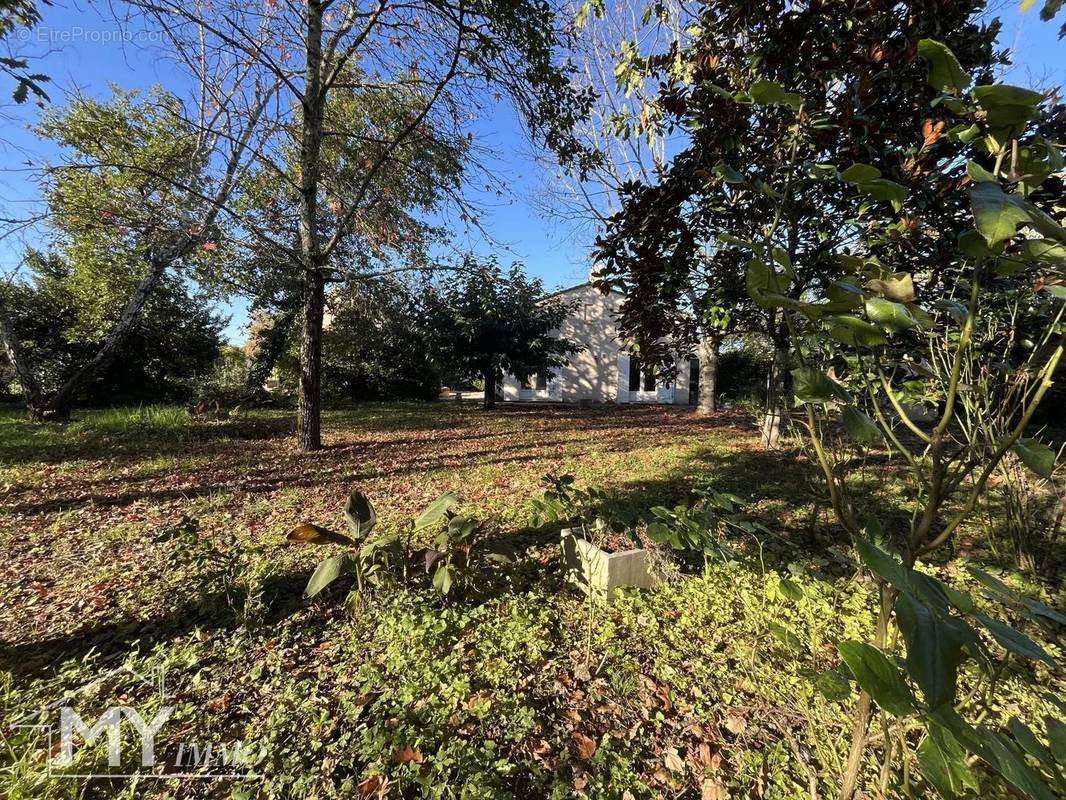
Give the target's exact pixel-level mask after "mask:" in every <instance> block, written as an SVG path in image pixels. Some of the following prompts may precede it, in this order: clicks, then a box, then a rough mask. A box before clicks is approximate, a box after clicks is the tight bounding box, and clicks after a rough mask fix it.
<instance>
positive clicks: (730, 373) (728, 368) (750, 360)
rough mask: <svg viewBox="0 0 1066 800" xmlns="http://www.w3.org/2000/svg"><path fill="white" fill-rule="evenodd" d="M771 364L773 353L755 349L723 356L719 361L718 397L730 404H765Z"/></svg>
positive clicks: (730, 352)
mask: <svg viewBox="0 0 1066 800" xmlns="http://www.w3.org/2000/svg"><path fill="white" fill-rule="evenodd" d="M770 362H771V356H770V354H768V353H766V354H764V353H762V352H761V351H760V350H758V349H757V348H755V347H751V346H743V347H741V348H740V349H737V350H729V351H727V352H724V353H722V355H721V356H720V357H719V360H718V396H719V397H720V398H722V399H723V400H725V401H727V402H730V403H737V402H748V401H755V402H761V401H762V399H763V397H764V396H765V394H766V377H767V375H768V374H769V372H770Z"/></svg>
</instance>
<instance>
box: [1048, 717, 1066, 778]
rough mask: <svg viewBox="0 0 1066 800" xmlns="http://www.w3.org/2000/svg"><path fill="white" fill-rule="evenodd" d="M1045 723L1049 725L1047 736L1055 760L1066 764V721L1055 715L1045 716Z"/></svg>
mask: <svg viewBox="0 0 1066 800" xmlns="http://www.w3.org/2000/svg"><path fill="white" fill-rule="evenodd" d="M1044 725H1045V727H1047V738H1048V742H1049V743H1050V745H1051V753H1052V755H1054V756H1055V761H1057V762H1058V763H1059V764H1062V765H1063V766H1066V722H1063V721H1062V720H1058V719H1055V718H1054V717H1044Z"/></svg>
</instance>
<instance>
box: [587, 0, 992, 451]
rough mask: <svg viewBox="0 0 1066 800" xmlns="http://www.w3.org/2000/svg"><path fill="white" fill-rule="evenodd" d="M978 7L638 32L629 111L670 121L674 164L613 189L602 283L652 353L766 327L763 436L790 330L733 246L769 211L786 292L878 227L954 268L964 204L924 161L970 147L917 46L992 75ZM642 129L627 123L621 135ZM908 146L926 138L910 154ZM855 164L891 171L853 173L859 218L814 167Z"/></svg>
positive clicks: (768, 9)
mask: <svg viewBox="0 0 1066 800" xmlns="http://www.w3.org/2000/svg"><path fill="white" fill-rule="evenodd" d="M982 8H983V4H982V3H981V2H980V1H979V0H952V2H946V3H941V4H939V5H938V7H937V11H936V13H935V14H934V13H927V7H926V4H924V3H920V2H902V3H898V4H894V5H891V6H888V5H885V4H884V3H880V2H871V1H870V0H864V1H862V2H854V3H826V2H818V0H812V1H811V2H801V3H786V2H771V3H745V2H737V0H704V2H702V3H699V4H695V5H693V6H691V7H690V6H687V5H686V6H683V7H682V9H681V11H680V12H679V13H683V14H685V15H686V16H685V17H684V18H683V19H682V20H681V21H680V23H679V27H683V28H684V29H685V31H686V35H685V36H684V37H682V38H681V39H680V40H679V41H678V42H677V43H675V44H674V45H673V46H671V47H666V48H663V47H658V48H657V47H656V44H657V43H656V42H655V41H654V40H653V41H651V42H650V43H649V42H647V41H645V40H641V43H640V47H639V48H636V47H630V48H627V50H626V52H625V54H624V58H623V60H622V62H621V63H620V64H619V65H618V68H617V73H618V74H619V75H620V76H625V77H626V85H627V87H628V85H629V84H630V83H631V82H633V80H634V79H633V78H631V77H630V76H632V75H636V76H641V78H642V80H643V81H644V83H640V82H638V83H637V86H638V87H639V86H644V85H646V84H647V83H649V82H651V83H653V85H654V86H655V87H656V90H655V93H654V94H653V95H652V97H651V98H650V100H651V102H648V103H646V104H645V106H646V110H645V112H644V113H643V114H642V115H641V116H640V117H639V118H640V119H645V118H650V119H652V120H657V127H656V128H654V129H653V130H664V131H666V132H667V134H664V135H669V136H670V148H669V152H670V156H671V157H670V158H669V160H668V161H667V162H666V163H664V164H662V165H661V166H660V167H659V169H658V170H657V174H655V175H654V176H653V177H652V179H647V178H645V177H643V176H635V177H634V178H632V179H631V180H629V181H627V182H626V183H625V184H624V185H623V186H622V187H621V189H620V192H621V194H622V197H623V199H624V203H622V204H621V207H620V209H619V211H618V213H616V214H614V215H613V216H612V217H611V218H610V220H609V221H608V223H607V224H606V225H605V227H604V229H603V232H602V235H601V236H600V238H599V239H598V241H597V267H598V276H599V278H600V281H601V283H602V285H605V286H606V285H610V286H612V287H617V288H620V289H621V290H622V291H624V293H625V294H626V300H625V302H624V304H623V305H622V309H621V318H620V322H621V325H622V327H623V329H624V330H625V331H626V333H627V335H629V336H630V337H631V338H633V339H635V340H637V341H638V342H640V343H641V346H642V349H645V350H648V351H650V353H649V354H651V353H654V354H655V355H664V356H665V355H668V354H665V353H662V352H661V351H662V350H663V349H664V347H663V346H664V345H665V344H667V343H670V342H671V341H676V342H679V343H680V346H682V347H683V346H684V344H686V343H687V344H688V346H694V345H695V344H696V342H697V341H699V342H701V343H702V344H703V346H704V350H705V354H704V353H701V357H702V358H701V361H704V362H707V363H713V360H714V353H715V349H716V347H717V343H718V342H719V341H720V340H721V339H722V337H723V336H726V335H729V334H730V333H732V332H733V331H735V330H738V329H739V330H745V331H751V332H758V333H759V334H761V336H762V337H764V338H765V339H766V340H767V341H768V342H769V343H770V344H771V345H772V347H773V348H774V350H775V359H774V365H773V370H772V379H771V380H770V381H769V382H768V389H769V391H768V397H767V403H766V410H767V416H766V419H765V425H764V432H765V438H766V442H767V444H771V445H772V444H774V443H775V442H776V439H777V434H778V432H779V430H780V427H781V426H780V420H781V414H782V411H783V407H784V405H785V404H786V401H787V398H788V392H789V380H790V378H789V369H790V366H791V361H790V355H789V349H790V334H789V330H788V325H787V324H786V323H785V320H784V317H783V314H782V312H781V310H780V309H779V308H777V307H774V306H771V305H767V304H765V303H756V302H753V300H752V298H751V297H750V296H749V293H748V292H747V290H746V288H745V279H746V275H745V265H746V262H747V256H746V255H745V252H744V250H743V249H742V248H738V247H736V246H734V245H733V244H732V242H735V241H747V240H751V239H755V238H759V237H760V236H761V235H762V231H763V229H764V228H765V226H766V225H767V224H768V222H769V221H771V220H775V219H776V222H777V224H776V225H775V240H774V242H773V247H775V248H777V249H778V251H779V257H780V258H782V259H788V260H789V262H790V263H791V264H792V265H793V267H794V270H795V273H796V277H795V279H794V280H793V281H791V282H790V284H789V285H788V286H787V287H784V288H785V291H786V292H788V293H789V295H790V296H791V297H793V298H799V297H800V296H802V295H803V293H805V292H809V291H816V290H817V289H818V287H819V286H821V285H824V284H826V283H828V282H830V281H832V280H834V279H836V278H838V277H840V274H841V272H840V267H839V264H838V260H837V259H836V257H835V254H836V253H837V252H840V251H841V250H843V249H844V248H847V247H850V246H853V245H854V244H855V243H856V241H857V240H858V238H859V237H860V236H861V234H862V232H863V227H862V224H868V223H869V222H871V221H873V222H876V223H877V224H878V225H879V226H881V227H882V228H883V229H884V230H885V232H886V237H890V238H889V239H888V241H887V246H888V247H889V248H891V249H892V250H893V258H894V259H896V262H897V263H900V262H905V263H907V264H922V265H925V266H927V267H932V268H936V267H938V266H939V265H941V264H946V263H947V262H948V261H949V260H950V256H951V248H950V247H949V246H948V243H950V242H954V240H955V236H956V233H957V231H958V230H959V229H960V227H961V225H962V224H963V215H962V213H961V211H960V201H959V199H958V198H957V197H955V196H954V195H953V194H950V193H942V192H940V191H939V188H940V187H939V186H937V185H936V184H933V183H930V182H927V181H925V175H926V170H927V169H928V164H927V163H926V162H927V161H928V159H929V158H930V157H935V158H941V159H948V158H951V157H952V155H953V154H954V153H955V152H956V151H957V150H960V149H961V148H963V147H964V145H962V144H959V143H955V142H952V141H949V140H948V139H947V137H945V136H943V123H941V124H940V125H939V126H938V124H937V123H938V122H939V120H938V119H937V116H936V115H933V114H930V113H929V111H928V109H927V103H928V102H931V101H932V100H933V99H934V97H935V94H934V92H933V91H932V90H931V89H930V88H929V87H927V86H926V83H925V79H924V75H923V70H922V68H921V65H920V64H919V63H918V62H917V61H916V59H915V53H914V47H915V43H916V42H917V41H918V40H919V39H922V38H927V37H938V38H945V39H946V40H947V42H948V43H949V44H950V45H951V46H953V47H955V48H956V50H957V52H958V55H959V59H960V61H961V64H962V66H963V67H964V68H965V70H966V71H967V72H968V73H969V74H971V75H975V76H978V77H979V78H980V79H987V78H988V77H990V76H991V74H992V69H993V67H994V66H995V65H996V64H997V62H998V61H999V60H1000V59H1001V58H1002V56H1000V55H998V54H997V53H996V50H995V46H994V43H995V39H996V35H997V33H998V30H999V26H998V23H997V22H995V21H991V22H984V21H982V20H981V19H980V17H978V14H979V13H980V11H981V9H982ZM782 86H784V87H787V88H788V91H785V90H784V89H782V88H781V87H782ZM639 96H640V95H639V94H637V95H636V97H638V98H639ZM737 98H740V100H738V99H737ZM800 100H802V104H803V111H802V115H801V116H802V120H801V123H802V142H801V143H800V146H801V148H802V154H801V157H800V158H799V159H795V158H793V153H792V151H791V148H790V146H789V145H790V143H791V142H792V134H791V132H790V129H791V127H792V126H793V124H794V122H795V120H794V119H793V114H792V113H785V112H783V111H782V109H785V111H788V110H789V109H793V110H794V108H795V107H798V103H799V102H800ZM926 121H928V129H926V128H925V123H926ZM642 135H643V131H642V130H639V129H638V130H632V129H631V128H629V127H622V128H621V129H620V132H619V136H620V137H621V138H624V140H625V141H627V142H629V141H632V140H633V139H635V138H637V137H638V136H642ZM916 139H917V141H918V143H919V144H920V143H922V142H923V141H924V140H928V141H929V144H930V147H928V148H926V149H925V150H921V148H920V147H914V143H915V141H916ZM934 145H935V147H934ZM854 161H861V162H864V163H868V164H871V165H872V166H875V167H877V168H878V169H879V170H880V171H881V173H883V175H880V174H879V176H878V177H877V178H870V179H868V180H866V181H865V182H864V183H863V189H864V195H863V200H862V212H863V223H862V224H858V223H856V222H855V217H856V204H855V202H854V198H853V197H852V196H849V195H848V194H846V193H843V192H841V191H840V183H839V182H837V181H827V180H824V170H821V169H819V168H817V167H816V165H818V164H825V163H830V164H832V163H851V162H854ZM790 167H791V169H790ZM786 183H787V186H788V195H787V198H785V197H783V195H782V188H783V186H784V185H785V184H786ZM908 193H910V195H911V200H910V202H909V206H908V209H907V214H906V215H904V214H901V213H900V211H901V202H902V198H903V197H905V196H907V194H908ZM899 268H901V269H902V267H899ZM908 268H909V267H908ZM656 350H658V351H660V352H658V353H656V352H655V351H656ZM649 360H667V361H668V360H669V359H668V358H662V359H649ZM707 377H708V378H709V377H710V376H707ZM700 379H701V386H702V385H704V384H706V383H707V382H708V381H707V380H705V376H704V375H703V374H701V376H700Z"/></svg>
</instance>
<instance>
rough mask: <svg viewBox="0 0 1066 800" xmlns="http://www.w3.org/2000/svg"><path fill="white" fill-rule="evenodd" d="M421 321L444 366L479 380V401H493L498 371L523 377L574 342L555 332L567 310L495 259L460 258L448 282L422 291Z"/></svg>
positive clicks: (518, 269)
mask: <svg viewBox="0 0 1066 800" xmlns="http://www.w3.org/2000/svg"><path fill="white" fill-rule="evenodd" d="M425 306H426V308H425V326H426V330H427V333H428V335H429V337H430V342H431V344H432V347H433V352H434V355H435V357H436V359H437V360H438V362H439V363H440V364H441V366H442V368H443V369H444V370H445V371H446V372H447V373H449V374H452V375H457V376H459V377H462V378H479V379H481V380H482V381H484V390H485V407H486V408H492V407H493V406H494V405H495V402H496V387H497V385H498V383H499V381H500V379H501V378H502V377H503V374H504V373H505V372H506V373H510V374H512V375H516V376H518V377H521V378H528V377H530V376H533V375H535V374H536V373H538V372H540V371H543V370H550V369H552V368H553V367H560V366H563V365H564V364H566V363H567V361H568V357H569V356H571V355H572V354H574V353H575V352H577V350H578V346H577V345H576V344H575V343H573V342H571V341H569V340H567V339H565V338H562V337H560V336H559V335H558V328H559V326H560V325H561V324H562V322H563V320H564V319H566V316H567V315H568V314H569V313H570V311H571V308H570V306H568V305H567V304H566V303H565V302H563V301H562V300H560V299H559V298H557V297H552V296H550V295H547V294H545V292H544V286H543V284H542V283H541V281H540V280H539V279H530V278H528V277H526V275H525V273H524V271H523V269H522V266H521V265H520V264H517V263H516V264H512V265H511V267H510V268H509V269H507V270H503V269H501V268H500V266H499V263H498V262H497V261H496V259H495V258H489V259H487V260H485V261H478V260H477V259H476V258H474V257H473V256H469V255H468V256H466V257H465V259H464V262H463V269H462V271H460V272H459V273H458V274H457V275H456V277H455V278H454V279H452V280H448V281H447V282H444V283H442V284H441V285H439V286H438V287H437V289H436V290H435V291H431V292H429V293H428V295H427V297H426V300H425Z"/></svg>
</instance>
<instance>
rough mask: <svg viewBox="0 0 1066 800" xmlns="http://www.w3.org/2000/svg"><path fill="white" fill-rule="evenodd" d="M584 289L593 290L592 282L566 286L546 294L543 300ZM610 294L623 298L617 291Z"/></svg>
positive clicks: (612, 290)
mask: <svg viewBox="0 0 1066 800" xmlns="http://www.w3.org/2000/svg"><path fill="white" fill-rule="evenodd" d="M585 288H590V289H591V288H594V287H593V286H592V281H585V282H584V283H578V284H575V285H574V286H567V287H566V288H565V289H556V290H555V291H554V292H549V293H548V294H546V295H545V298H548V297H558V296H559V295H561V294H566V293H567V292H573V291H575V290H577V289H585ZM596 291H599V289H597V290H596ZM610 293H611V294H617V295H619V296H624V295H623V294H622V292H620V291H618V290H617V289H611V291H610Z"/></svg>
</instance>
